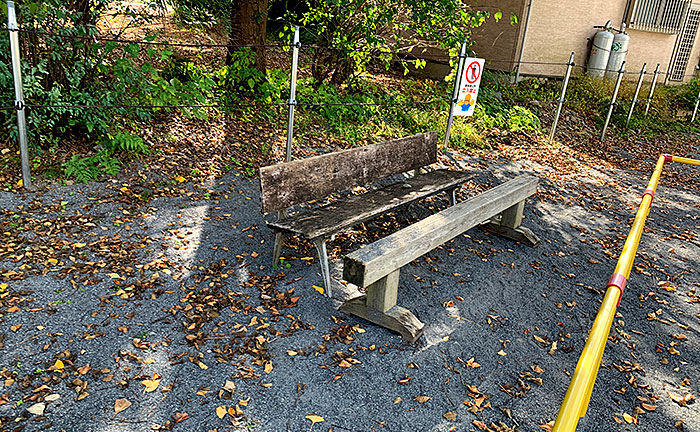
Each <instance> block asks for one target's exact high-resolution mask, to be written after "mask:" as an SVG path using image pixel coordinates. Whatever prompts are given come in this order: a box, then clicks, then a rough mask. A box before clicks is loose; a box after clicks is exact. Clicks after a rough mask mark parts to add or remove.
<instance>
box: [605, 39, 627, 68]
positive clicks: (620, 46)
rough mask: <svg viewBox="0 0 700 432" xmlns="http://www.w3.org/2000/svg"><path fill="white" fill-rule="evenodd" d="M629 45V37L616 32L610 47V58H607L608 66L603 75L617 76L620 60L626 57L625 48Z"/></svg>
mask: <svg viewBox="0 0 700 432" xmlns="http://www.w3.org/2000/svg"><path fill="white" fill-rule="evenodd" d="M629 45H630V37H629V35H628V34H626V33H618V34H616V35H615V39H614V40H613V43H612V46H611V47H610V58H608V67H607V70H608V71H607V72H605V76H606V77H608V78H615V77H617V71H619V70H620V66H622V62H623V61H625V57H627V48H628V47H629Z"/></svg>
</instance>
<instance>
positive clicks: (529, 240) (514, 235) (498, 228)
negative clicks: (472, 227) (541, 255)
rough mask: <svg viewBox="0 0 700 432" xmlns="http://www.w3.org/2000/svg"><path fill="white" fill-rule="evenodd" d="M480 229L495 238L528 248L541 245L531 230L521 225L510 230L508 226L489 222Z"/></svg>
mask: <svg viewBox="0 0 700 432" xmlns="http://www.w3.org/2000/svg"><path fill="white" fill-rule="evenodd" d="M481 227H482V228H484V229H485V230H486V231H489V232H492V233H494V234H496V235H497V236H500V237H504V238H507V239H510V240H514V241H517V242H520V243H522V244H525V245H528V246H530V247H537V246H539V245H540V244H541V243H542V241H541V240H540V238H539V237H537V236H536V235H535V233H533V232H532V230H530V229H529V228H526V227H524V226H522V225H521V226H519V227H517V228H510V227H508V226H505V225H501V224H500V223H499V222H497V221H489V222H486V223H484V224H483V225H482V226H481Z"/></svg>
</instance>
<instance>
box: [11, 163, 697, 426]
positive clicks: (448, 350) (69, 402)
mask: <svg viewBox="0 0 700 432" xmlns="http://www.w3.org/2000/svg"><path fill="white" fill-rule="evenodd" d="M450 161H451V162H450ZM445 163H449V164H453V166H454V163H456V164H457V165H459V168H463V169H471V170H474V172H475V173H477V174H478V177H477V178H476V179H475V180H474V181H472V182H471V183H470V184H469V185H468V186H469V187H465V188H463V189H462V191H461V193H460V194H461V198H462V199H464V198H466V197H468V196H471V195H473V194H474V193H475V191H478V190H483V189H484V188H487V187H489V186H492V185H495V184H498V183H500V182H502V181H505V180H507V179H509V178H512V177H514V176H516V175H517V174H520V173H535V174H537V175H539V176H540V177H541V178H542V181H541V184H540V192H539V193H538V194H537V195H536V196H535V197H533V198H532V199H530V200H528V202H527V205H526V213H525V216H526V219H525V221H524V224H525V225H526V226H527V227H529V228H531V229H532V230H533V231H534V233H535V234H536V235H538V236H539V237H540V238H541V239H542V240H543V244H542V245H541V246H540V247H538V248H535V249H531V248H528V247H526V246H523V245H519V244H515V243H513V242H510V241H508V240H504V239H502V238H498V237H495V236H493V235H488V234H487V233H485V232H483V231H482V230H480V229H478V228H476V229H472V230H470V231H468V232H467V233H465V234H464V235H462V236H459V237H457V238H456V239H454V240H453V241H450V242H448V243H446V244H445V245H443V246H442V247H439V248H438V249H436V250H434V251H432V252H430V253H428V254H427V255H425V256H424V257H422V258H421V259H418V260H416V261H414V262H413V263H411V264H410V265H408V266H406V268H404V269H403V270H402V272H401V282H400V292H399V304H400V305H402V306H404V307H406V308H408V309H409V310H411V311H413V312H414V314H415V315H416V316H417V317H419V319H421V320H422V321H423V322H425V323H426V331H425V335H424V336H423V337H422V338H421V339H420V340H419V342H418V343H416V344H413V345H412V344H408V343H406V342H405V341H403V340H402V339H401V338H400V337H399V336H398V335H397V334H395V333H393V332H391V331H389V330H386V329H383V328H380V327H377V326H375V325H372V324H370V323H367V322H365V321H363V320H361V319H358V318H355V317H351V316H345V315H343V314H342V313H340V312H338V311H337V308H338V306H339V305H340V302H341V300H342V299H343V298H345V297H347V296H349V295H351V294H352V293H353V290H354V288H353V287H351V286H350V287H348V286H345V285H343V284H342V283H341V282H340V281H339V279H340V275H341V274H342V268H341V266H342V259H341V257H342V255H343V254H345V253H348V252H350V251H352V250H355V249H356V248H358V247H359V246H360V244H362V243H367V242H369V241H371V240H373V239H376V238H380V237H382V236H383V235H385V234H387V233H389V232H393V231H394V230H395V229H397V228H399V227H401V226H406V225H407V224H409V223H411V222H414V221H416V220H418V219H420V218H422V217H425V216H426V215H429V214H431V213H432V212H434V211H437V210H439V209H441V208H445V207H446V205H447V200H446V199H445V197H437V198H435V199H433V200H430V201H427V202H423V203H421V204H419V205H415V206H412V207H410V208H408V209H404V210H401V211H398V212H396V213H394V214H390V215H387V216H384V217H382V218H380V219H378V220H375V221H372V222H370V223H367V224H365V225H363V226H360V227H355V228H354V229H352V230H349V231H347V232H345V233H342V234H341V235H339V236H338V238H337V239H336V240H335V241H334V242H332V243H331V249H332V257H333V263H332V266H333V274H334V275H335V279H336V281H335V283H336V285H335V286H334V290H335V292H336V293H337V294H335V295H336V296H337V297H338V298H337V299H329V298H327V297H324V296H322V295H321V294H320V293H319V292H318V291H317V290H316V289H315V288H314V285H316V286H318V285H320V282H321V278H320V276H319V275H318V262H317V259H316V256H315V254H314V251H313V248H312V247H311V246H310V245H309V244H306V243H304V242H300V241H296V240H292V241H291V242H290V243H289V245H288V247H285V249H284V250H283V254H284V256H285V258H286V262H287V263H288V265H285V266H282V267H281V268H272V266H271V265H270V261H271V252H272V239H273V233H272V232H271V231H270V230H268V229H267V228H266V226H265V217H263V216H262V215H261V214H260V212H259V206H260V204H259V192H258V185H257V180H255V179H249V178H246V177H245V176H243V175H241V174H240V173H236V172H231V173H229V174H228V175H226V176H225V177H224V178H222V179H219V180H217V181H216V182H212V183H211V184H204V185H202V184H198V185H192V184H188V183H186V182H185V183H182V184H174V183H176V182H171V183H170V184H168V185H165V186H164V188H165V187H170V188H172V189H173V190H177V193H175V194H171V195H174V196H170V197H157V198H155V199H153V200H151V201H149V202H144V201H143V200H137V199H133V193H132V191H133V190H134V189H135V186H136V185H132V184H122V183H121V182H116V181H107V182H103V183H93V184H90V185H72V186H56V187H52V188H49V189H47V190H43V191H40V192H35V193H25V194H17V195H16V194H10V193H2V194H0V208H2V209H4V211H3V212H2V213H0V228H2V229H0V235H3V236H5V238H6V239H9V238H15V239H16V238H21V239H25V242H24V243H22V244H20V245H19V246H17V247H16V248H15V249H13V252H7V250H8V248H10V249H12V248H13V246H12V245H11V244H9V242H8V241H5V242H4V246H3V248H2V249H0V259H2V261H0V282H1V283H4V284H6V286H5V287H4V288H3V289H2V291H1V292H2V293H9V294H7V295H6V296H5V297H4V299H0V300H3V301H4V303H0V311H1V313H2V317H1V318H0V320H1V321H2V327H1V329H0V334H1V335H2V338H3V339H2V343H3V348H2V351H0V368H2V373H3V375H2V378H3V379H4V380H5V385H4V388H2V389H0V397H1V398H2V399H0V402H4V403H2V404H0V419H1V421H2V423H1V424H2V428H3V430H9V431H12V430H23V431H38V430H48V431H61V430H65V431H120V432H122V431H149V430H158V429H159V428H161V429H168V428H171V427H172V429H173V430H182V431H185V430H186V431H210V430H218V431H226V430H253V431H309V430H314V431H329V430H331V429H332V430H333V431H341V432H342V431H353V432H354V431H374V430H376V431H394V432H398V431H436V432H437V431H452V430H455V431H470V430H493V431H511V430H513V431H514V430H517V431H541V430H547V426H546V423H547V422H550V421H551V420H553V419H554V417H555V416H556V414H557V411H558V407H559V405H560V403H561V401H562V398H563V396H564V393H565V391H566V388H567V386H568V383H569V381H570V378H571V374H572V372H573V370H574V368H575V366H576V362H577V360H578V356H579V354H580V352H581V349H582V348H583V345H584V343H585V338H586V336H587V332H588V330H589V329H590V327H591V324H592V322H593V319H594V317H595V314H596V312H597V308H598V306H599V304H600V301H601V299H602V296H603V290H604V288H605V283H606V282H607V279H608V277H609V276H610V274H611V273H612V272H613V269H614V266H615V259H616V257H617V255H618V254H619V252H620V250H621V248H622V244H623V242H624V238H625V236H626V234H627V232H628V230H629V226H630V222H631V218H632V217H633V216H634V213H635V212H636V207H637V205H638V203H639V199H640V196H641V194H642V192H643V190H644V189H645V187H646V183H647V181H648V176H649V174H650V173H646V172H636V171H625V170H608V169H605V170H604V169H602V168H601V167H586V168H583V169H582V170H581V171H580V172H579V173H578V174H577V175H575V176H570V177H566V178H557V176H556V173H554V172H552V171H551V170H550V169H548V168H545V167H543V166H541V165H538V164H536V163H533V162H527V161H521V162H517V163H514V162H509V161H506V160H500V159H487V160H481V159H477V158H472V157H461V156H459V155H456V154H452V155H451V158H449V159H446V162H445ZM671 171H673V172H677V171H678V169H675V168H674V169H673V170H671ZM679 175H681V179H685V180H682V181H681V180H678V181H677V182H675V183H667V182H664V181H662V185H661V186H660V187H659V190H658V191H657V195H656V198H655V200H654V207H653V209H652V211H651V214H650V217H649V221H648V224H647V229H646V230H645V233H644V236H643V239H642V242H641V246H640V249H639V254H638V258H637V260H636V262H635V271H634V272H633V274H632V276H631V279H630V282H629V285H628V289H627V291H626V292H625V295H624V298H623V300H622V303H621V305H620V308H619V309H618V315H617V316H616V318H615V322H614V325H613V329H612V331H611V337H610V340H609V342H608V346H607V348H606V351H605V354H604V356H603V366H602V367H601V369H600V372H599V375H598V380H597V384H596V387H595V389H594V392H593V396H592V399H591V404H590V408H589V410H588V413H587V415H586V417H585V418H584V419H583V420H582V421H581V422H580V424H579V428H578V430H579V431H603V430H605V431H608V430H609V431H617V430H644V431H662V430H663V431H665V430H675V429H676V427H681V426H680V425H681V423H678V422H682V427H683V430H686V431H700V415H698V410H697V404H696V402H695V401H694V400H689V398H690V397H691V396H688V395H692V396H694V395H697V394H698V382H699V381H700V371H699V369H698V360H700V346H699V343H700V334H699V333H698V330H699V329H700V319H699V318H698V314H700V307H698V305H697V303H698V302H700V297H698V296H697V293H696V292H697V290H698V288H699V287H700V283H699V282H700V281H699V279H698V273H697V269H698V268H699V264H700V244H699V240H698V232H699V229H700V213H699V208H700V205H699V204H698V203H700V200H699V198H700V193H699V191H698V183H697V178H698V177H697V176H694V174H693V173H692V172H690V171H687V170H686V172H685V174H683V173H680V174H679ZM683 175H685V176H686V177H682V176H683ZM688 179H690V180H688ZM53 226H55V227H56V229H55V231H52V229H51V228H52V227H53ZM3 233H5V234H3ZM7 233H11V235H9V234H7ZM108 240H109V241H108ZM42 247H43V248H42ZM2 251H4V253H3V252H2ZM27 252H29V254H30V255H29V256H28V255H27ZM54 256H55V258H54V259H55V260H56V262H49V261H48V259H49V258H51V257H54ZM39 257H40V258H39ZM70 268H74V270H73V271H68V272H67V269H70ZM154 275H157V276H154ZM71 281H72V282H71ZM3 286H4V285H0V287H3ZM130 287H131V288H130ZM207 296H208V297H207ZM195 299H196V300H195ZM14 306H16V307H15V308H14V309H13V307H14ZM187 335H189V337H186V336H187ZM57 359H58V360H61V361H63V362H64V369H62V370H61V369H58V370H50V368H51V366H52V365H55V363H56V360H57ZM87 365H89V368H86V366H87ZM345 366H349V367H345ZM54 369H56V368H55V367H54ZM88 369H89V370H88ZM154 374H157V375H155V377H160V382H159V385H158V387H157V388H156V390H155V391H153V392H145V391H144V390H145V389H146V386H145V385H144V384H142V381H144V380H149V379H150V380H153V379H154ZM76 380H77V381H76ZM227 380H230V381H232V382H233V383H234V384H235V389H234V390H233V392H229V391H222V388H223V387H224V386H225V385H226V381H227ZM41 385H45V386H47V387H46V388H44V389H40V390H39V391H35V390H34V389H36V388H37V387H40V386H41ZM229 388H230V387H229ZM48 395H60V398H58V399H57V400H54V401H50V402H46V401H44V399H45V398H46V397H47V396H48ZM670 395H678V396H680V397H683V396H685V397H686V400H689V402H688V403H687V404H685V406H682V402H681V404H679V403H677V402H674V401H673V400H672V399H671V396H670ZM54 398H55V396H52V397H49V400H51V399H54ZM122 398H125V399H127V400H128V401H129V402H130V403H131V406H130V407H128V408H126V409H125V410H123V411H121V412H119V413H115V409H114V407H115V401H116V400H117V399H122ZM78 399H79V400H78ZM42 401H43V402H42ZM37 403H45V411H44V413H43V415H37V414H31V413H30V412H28V411H27V409H28V408H30V407H32V406H34V405H35V404H37ZM642 403H644V404H646V406H647V409H645V408H642ZM221 406H223V407H224V408H223V409H226V410H228V409H229V408H230V409H231V410H230V412H231V413H232V414H234V415H231V414H228V413H226V414H225V415H224V418H223V419H220V418H219V417H218V416H217V407H221ZM651 406H653V407H655V409H653V410H652V408H651ZM36 408H37V407H35V410H36ZM176 413H181V414H179V416H178V414H176ZM182 413H186V416H185V415H184V414H182ZM450 413H454V414H455V416H452V415H451V414H450ZM309 414H314V415H317V416H320V417H322V418H323V421H322V422H318V423H316V424H313V423H312V421H311V420H310V419H309V418H307V416H308V415H309ZM174 415H175V417H173V416H174ZM625 415H627V416H631V417H629V419H630V420H633V421H634V422H636V424H635V423H634V422H633V423H629V422H628V421H626V420H625ZM185 417H187V418H185ZM311 418H312V419H315V420H320V419H319V418H314V417H311ZM176 419H180V421H179V422H177V423H176V422H175V421H176ZM542 425H544V426H542ZM674 425H678V426H674Z"/></svg>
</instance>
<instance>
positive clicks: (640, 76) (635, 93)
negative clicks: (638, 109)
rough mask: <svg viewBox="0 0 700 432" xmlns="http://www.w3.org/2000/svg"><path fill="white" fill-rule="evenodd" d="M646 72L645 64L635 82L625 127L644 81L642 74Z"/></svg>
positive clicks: (630, 117)
mask: <svg viewBox="0 0 700 432" xmlns="http://www.w3.org/2000/svg"><path fill="white" fill-rule="evenodd" d="M646 72H647V64H646V63H644V64H643V65H642V70H641V71H640V72H639V81H637V88H636V89H634V97H633V98H632V104H631V105H630V112H628V113H627V123H625V127H627V126H628V125H629V124H630V120H632V112H633V111H634V106H635V105H636V104H637V96H639V90H640V89H641V88H642V82H643V81H644V74H645V73H646Z"/></svg>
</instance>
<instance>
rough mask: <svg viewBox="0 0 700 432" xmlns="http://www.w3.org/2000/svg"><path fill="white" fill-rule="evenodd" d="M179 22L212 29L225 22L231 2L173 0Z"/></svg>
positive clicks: (221, 0) (219, 0) (225, 0)
mask: <svg viewBox="0 0 700 432" xmlns="http://www.w3.org/2000/svg"><path fill="white" fill-rule="evenodd" d="M172 3H173V5H174V6H175V14H176V15H177V17H178V19H179V20H180V22H182V23H183V24H186V25H188V26H190V27H199V28H206V29H208V28H212V27H215V26H217V25H220V24H222V23H224V22H226V20H227V18H228V17H229V14H230V11H231V0H173V1H172Z"/></svg>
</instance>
